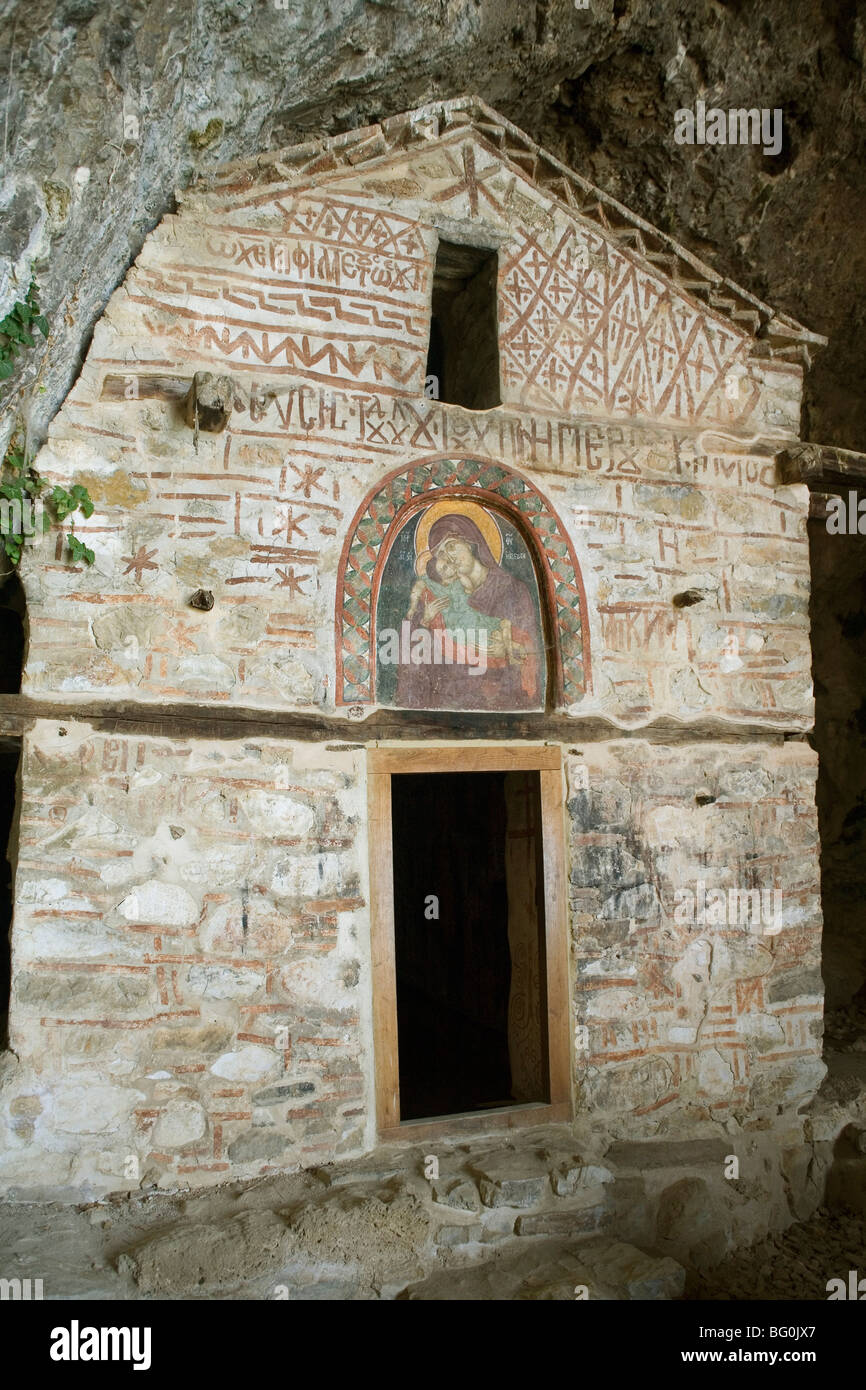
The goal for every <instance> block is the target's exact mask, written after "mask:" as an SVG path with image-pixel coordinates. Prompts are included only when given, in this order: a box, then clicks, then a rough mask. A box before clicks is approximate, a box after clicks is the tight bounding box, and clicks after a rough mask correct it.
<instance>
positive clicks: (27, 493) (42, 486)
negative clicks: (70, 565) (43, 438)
mask: <svg viewBox="0 0 866 1390" xmlns="http://www.w3.org/2000/svg"><path fill="white" fill-rule="evenodd" d="M0 498H3V499H4V501H5V502H6V503H7V504H12V505H11V506H8V505H7V506H6V507H5V508H4V514H3V526H2V529H0V539H2V545H3V551H4V552H5V554H6V556H7V559H8V560H10V561H11V563H12V564H13V565H17V564H18V562H19V560H20V559H21V555H22V553H23V550H24V545H25V542H26V540H27V537H28V534H32V531H30V530H29V529H28V528H27V527H26V526H24V525H23V524H22V525H20V527H15V528H10V529H7V518H11V517H12V516H14V515H15V514H16V510H17V515H18V518H19V521H20V522H23V519H24V517H25V516H26V515H28V514H29V513H30V512H31V510H32V512H33V513H34V514H35V515H36V516H41V522H42V531H43V533H44V532H45V531H48V530H50V528H51V525H52V522H63V521H65V520H66V518H67V517H70V518H71V517H72V516H73V513H75V512H77V511H78V512H81V514H82V516H84V517H89V516H92V515H93V501H92V499H91V496H90V493H89V492H88V491H87V488H86V487H82V486H81V484H80V483H75V484H74V485H73V486H72V487H71V488H70V489H69V490H68V491H67V490H66V488H63V487H53V488H50V489H49V485H48V483H47V482H46V480H45V479H44V478H43V477H41V476H40V474H39V473H38V472H37V471H36V469H35V468H34V467H33V464H32V462H29V461H28V458H27V453H26V446H25V444H24V443H23V442H22V439H21V433H20V432H19V433H18V434H15V435H13V437H12V441H11V443H10V445H9V448H8V449H7V450H6V454H5V457H4V459H3V463H2V467H0ZM37 500H38V501H40V502H41V503H42V507H41V509H40V508H37V507H36V505H35V504H36V502H37ZM16 504H17V508H16ZM67 544H68V546H69V549H70V552H71V554H72V558H73V561H75V562H76V563H77V562H78V561H79V560H83V561H84V563H85V564H86V565H92V564H93V562H94V560H95V559H96V556H95V554H94V552H93V551H92V550H91V549H90V547H89V546H87V545H85V544H84V542H83V541H81V540H79V539H78V537H77V536H76V535H75V529H74V522H73V521H71V520H70V523H69V534H68V536H67Z"/></svg>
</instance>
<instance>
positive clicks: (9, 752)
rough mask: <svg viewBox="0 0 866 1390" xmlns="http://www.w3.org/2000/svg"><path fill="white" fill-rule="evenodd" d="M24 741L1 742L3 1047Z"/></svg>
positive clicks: (6, 1028) (0, 988)
mask: <svg viewBox="0 0 866 1390" xmlns="http://www.w3.org/2000/svg"><path fill="white" fill-rule="evenodd" d="M20 754H21V740H20V739H17V738H0V1047H2V1048H6V1047H8V1045H9V989H10V986H11V982H12V962H11V942H10V939H9V933H10V930H11V927H12V866H11V865H10V863H9V859H8V857H7V856H8V848H7V846H8V844H9V835H10V833H11V830H12V822H13V820H14V818H15V788H16V780H17V775H18V759H19V757H20Z"/></svg>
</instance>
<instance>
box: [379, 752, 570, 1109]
mask: <svg viewBox="0 0 866 1390" xmlns="http://www.w3.org/2000/svg"><path fill="white" fill-rule="evenodd" d="M507 776H510V774H506V773H503V772H491V773H433V774H415V773H411V774H409V773H407V774H399V775H395V776H394V777H393V778H392V816H393V847H394V928H395V944H396V967H397V1020H398V1035H399V1054H400V1118H401V1120H411V1119H419V1118H422V1117H433V1116H437V1115H451V1114H457V1113H460V1112H463V1111H470V1110H479V1109H486V1108H495V1107H497V1106H504V1105H510V1104H514V1103H516V1102H518V1101H519V1102H524V1101H527V1100H531V1099H535V1100H542V1099H546V1095H545V1093H544V1085H545V1083H544V1081H543V1079H542V1071H541V1068H542V1064H546V1058H543V1055H542V1049H541V1045H540V1037H539V1036H538V1033H539V1031H540V1025H539V1019H540V1001H539V997H538V979H537V975H538V971H537V968H536V970H535V972H534V973H533V971H532V970H527V969H526V968H525V961H524V957H525V954H526V952H525V948H524V943H525V942H527V941H528V944H529V949H530V950H531V948H532V947H533V945H534V948H535V952H536V955H537V952H538V931H539V923H538V914H537V911H536V906H535V903H534V902H532V903H531V904H530V909H529V912H527V911H526V910H525V904H523V903H522V902H512V903H509V882H510V880H509V870H508V865H507V856H508V853H509V849H508V840H507V836H508V834H509V833H511V834H512V835H515V836H516V833H522V832H515V831H514V830H512V831H511V832H509V805H508V797H507V795H506V777H507ZM528 777H529V778H530V779H532V783H533V787H534V785H535V784H537V781H538V775H537V773H535V774H528ZM511 814H512V820H513V816H514V813H513V812H512V813H511ZM511 888H512V896H513V897H514V898H517V896H518V895H517V893H516V891H515V887H514V881H513V877H512V879H511ZM530 918H531V919H532V920H531V921H530ZM509 923H510V925H511V934H512V938H513V940H514V941H515V942H519V943H520V945H519V946H518V948H517V957H516V960H515V961H514V962H513V959H512V948H511V945H510V944H509ZM525 926H526V930H524V927H525ZM527 933H531V935H532V938H533V940H529V937H528V934H527ZM513 965H514V969H515V970H516V971H517V979H518V989H517V990H516V991H515V989H514V988H513V979H512V968H513ZM524 979H525V981H526V982H527V984H526V988H525V990H524V988H523V986H522V985H521V984H520V981H522V980H524ZM529 994H532V995H533V997H532V998H531V999H529V998H526V997H524V995H529ZM510 1001H511V1002H510ZM527 1019H529V1020H530V1024H529V1028H530V1033H529V1034H527V1032H526V1026H527V1025H526V1020H527ZM509 1029H511V1033H510V1037H509ZM527 1058H528V1061H529V1075H530V1076H533V1077H536V1078H538V1079H537V1081H536V1082H535V1085H534V1092H535V1093H534V1094H529V1093H528V1091H529V1089H530V1088H529V1087H528V1086H527V1083H526V1081H525V1077H526V1074H527ZM536 1060H537V1062H538V1065H537V1066H536V1067H535V1070H533V1066H534V1064H535V1062H536ZM512 1061H514V1063H515V1066H514V1071H515V1072H516V1073H517V1077H516V1078H515V1077H514V1076H513V1074H512ZM543 1075H544V1076H546V1065H544V1072H543Z"/></svg>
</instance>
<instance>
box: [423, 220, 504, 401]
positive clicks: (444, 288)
mask: <svg viewBox="0 0 866 1390" xmlns="http://www.w3.org/2000/svg"><path fill="white" fill-rule="evenodd" d="M497 271H498V257H497V254H496V252H495V251H488V250H483V249H481V248H479V247H477V246H459V245H457V244H456V243H455V242H450V241H440V242H439V246H438V248H437V251H436V264H435V266H434V270H433V300H432V306H431V320H430V346H429V350H428V357H427V378H428V394H429V395H433V396H438V398H439V400H441V401H447V402H448V403H449V404H451V405H462V406H464V407H465V408H466V409H467V410H489V409H490V408H491V407H492V406H496V405H500V404H501V401H502V396H501V394H500V389H499V328H498V315H497V311H496V309H497V306H496V293H497ZM431 377H432V378H433V379H434V380H433V381H432V382H430V381H429V379H430V378H431Z"/></svg>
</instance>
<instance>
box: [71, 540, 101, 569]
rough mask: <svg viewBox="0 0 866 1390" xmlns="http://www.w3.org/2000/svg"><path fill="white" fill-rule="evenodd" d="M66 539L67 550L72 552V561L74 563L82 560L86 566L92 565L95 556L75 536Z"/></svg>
mask: <svg viewBox="0 0 866 1390" xmlns="http://www.w3.org/2000/svg"><path fill="white" fill-rule="evenodd" d="M67 539H68V541H69V549H70V550H71V551H72V558H73V560H75V562H76V563H77V562H78V561H79V560H83V561H84V563H85V564H86V565H92V564H93V562H94V560H95V559H96V556H95V554H94V553H93V551H92V550H91V549H90V548H89V547H88V546H86V545H85V544H84V541H80V540H79V539H78V537H77V536H73V535H70V536H68V537H67Z"/></svg>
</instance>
